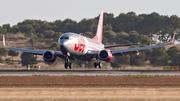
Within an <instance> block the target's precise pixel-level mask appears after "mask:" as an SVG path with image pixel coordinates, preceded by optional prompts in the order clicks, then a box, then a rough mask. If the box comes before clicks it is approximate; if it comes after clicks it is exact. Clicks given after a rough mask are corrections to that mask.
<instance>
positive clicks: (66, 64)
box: [64, 56, 71, 69]
mask: <svg viewBox="0 0 180 101" xmlns="http://www.w3.org/2000/svg"><path fill="white" fill-rule="evenodd" d="M68 66H69V69H71V61H70V59H69V57H68V56H66V57H65V64H64V67H65V69H67V68H68Z"/></svg>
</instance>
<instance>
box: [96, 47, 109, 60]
mask: <svg viewBox="0 0 180 101" xmlns="http://www.w3.org/2000/svg"><path fill="white" fill-rule="evenodd" d="M98 57H99V59H100V60H102V61H111V59H112V53H111V52H110V51H109V50H101V51H100V52H99V53H98Z"/></svg>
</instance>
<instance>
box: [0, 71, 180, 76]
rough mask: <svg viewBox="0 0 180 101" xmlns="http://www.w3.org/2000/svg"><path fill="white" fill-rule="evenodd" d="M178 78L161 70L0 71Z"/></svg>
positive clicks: (4, 73)
mask: <svg viewBox="0 0 180 101" xmlns="http://www.w3.org/2000/svg"><path fill="white" fill-rule="evenodd" d="M134 75H146V76H180V71H162V70H0V76H134Z"/></svg>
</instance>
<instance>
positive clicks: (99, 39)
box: [93, 10, 103, 43]
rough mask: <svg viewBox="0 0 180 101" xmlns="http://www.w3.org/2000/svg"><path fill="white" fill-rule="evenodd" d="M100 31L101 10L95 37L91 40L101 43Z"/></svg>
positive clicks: (101, 24) (101, 26) (101, 23)
mask: <svg viewBox="0 0 180 101" xmlns="http://www.w3.org/2000/svg"><path fill="white" fill-rule="evenodd" d="M102 29H103V10H101V15H100V17H99V23H98V28H97V32H96V36H94V38H93V40H95V41H98V42H100V43H102Z"/></svg>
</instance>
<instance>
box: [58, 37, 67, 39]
mask: <svg viewBox="0 0 180 101" xmlns="http://www.w3.org/2000/svg"><path fill="white" fill-rule="evenodd" d="M60 39H69V37H61V38H60Z"/></svg>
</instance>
